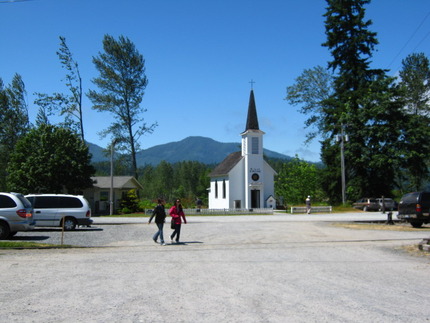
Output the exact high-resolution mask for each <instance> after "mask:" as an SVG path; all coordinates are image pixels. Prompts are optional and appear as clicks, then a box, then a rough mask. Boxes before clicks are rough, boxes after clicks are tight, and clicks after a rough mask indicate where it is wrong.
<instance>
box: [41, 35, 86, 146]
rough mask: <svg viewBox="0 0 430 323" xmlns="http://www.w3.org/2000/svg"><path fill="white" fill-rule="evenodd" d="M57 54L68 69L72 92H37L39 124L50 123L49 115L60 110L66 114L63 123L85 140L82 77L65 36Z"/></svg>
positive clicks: (67, 81) (63, 65)
mask: <svg viewBox="0 0 430 323" xmlns="http://www.w3.org/2000/svg"><path fill="white" fill-rule="evenodd" d="M57 55H58V58H59V59H60V62H61V66H62V67H63V68H64V69H66V71H67V72H66V77H65V80H64V81H65V83H66V86H67V88H68V89H69V91H70V93H71V94H68V95H67V94H64V93H54V94H52V95H48V94H45V93H36V95H37V99H36V100H35V102H34V103H35V104H36V105H38V106H39V113H38V116H37V125H42V124H49V116H50V115H52V114H53V113H54V112H55V111H59V112H60V115H61V116H65V120H64V123H63V125H64V126H65V127H68V128H70V129H73V130H75V131H76V132H77V133H79V134H80V136H81V138H82V141H85V136H84V120H83V114H82V112H83V111H82V110H83V106H82V93H83V92H82V78H81V74H80V72H79V66H78V63H77V62H76V61H75V60H74V58H73V55H72V52H71V51H70V49H69V47H68V46H67V43H66V38H65V37H62V36H60V49H59V51H58V52H57Z"/></svg>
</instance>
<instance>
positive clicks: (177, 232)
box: [170, 224, 181, 242]
mask: <svg viewBox="0 0 430 323" xmlns="http://www.w3.org/2000/svg"><path fill="white" fill-rule="evenodd" d="M180 235H181V224H175V230H174V231H173V233H172V235H171V236H170V239H171V240H173V239H174V238H175V236H176V242H179V236H180Z"/></svg>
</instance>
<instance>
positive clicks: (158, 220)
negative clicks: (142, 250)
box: [148, 199, 166, 246]
mask: <svg viewBox="0 0 430 323" xmlns="http://www.w3.org/2000/svg"><path fill="white" fill-rule="evenodd" d="M165 203H166V202H165V201H164V200H163V199H158V205H157V206H156V207H155V209H154V211H152V215H151V217H150V218H149V221H148V224H150V223H151V221H152V218H153V217H154V216H155V224H157V227H158V231H157V232H156V233H155V234H154V236H153V237H152V240H154V242H155V243H158V237H160V244H161V245H162V246H165V245H166V244H165V243H164V236H163V226H164V222H165V220H166V210H165V209H164V204H165Z"/></svg>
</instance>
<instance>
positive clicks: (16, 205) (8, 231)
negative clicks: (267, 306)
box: [0, 193, 34, 240]
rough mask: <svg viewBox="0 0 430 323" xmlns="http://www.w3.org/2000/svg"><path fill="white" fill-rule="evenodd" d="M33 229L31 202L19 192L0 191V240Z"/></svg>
mask: <svg viewBox="0 0 430 323" xmlns="http://www.w3.org/2000/svg"><path fill="white" fill-rule="evenodd" d="M33 229H34V220H33V208H32V206H31V203H30V202H29V201H28V200H27V199H26V198H25V197H24V196H23V195H22V194H19V193H0V240H3V239H7V238H10V237H12V236H14V235H15V234H16V233H17V232H18V231H29V230H33Z"/></svg>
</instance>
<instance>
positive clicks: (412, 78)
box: [399, 53, 430, 190]
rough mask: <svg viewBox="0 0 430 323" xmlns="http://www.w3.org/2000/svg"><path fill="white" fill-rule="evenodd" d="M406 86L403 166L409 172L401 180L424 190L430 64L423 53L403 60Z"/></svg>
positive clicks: (428, 152) (429, 118)
mask: <svg viewBox="0 0 430 323" xmlns="http://www.w3.org/2000/svg"><path fill="white" fill-rule="evenodd" d="M399 76H400V86H401V87H402V89H403V92H402V93H403V98H404V102H405V109H406V113H405V117H404V118H403V126H404V127H403V128H404V131H403V133H402V140H401V144H402V146H403V147H402V148H403V149H402V151H403V155H402V157H403V158H402V163H401V169H404V170H405V171H406V172H405V174H404V177H403V178H401V180H404V181H407V182H408V183H409V187H408V189H410V190H420V189H423V184H424V183H425V182H426V180H427V179H428V175H429V171H428V166H429V165H428V156H429V155H430V144H429V140H428V138H429V137H430V63H429V59H428V58H427V57H426V56H425V55H424V54H423V53H418V54H416V53H414V54H411V55H409V56H408V57H406V59H404V60H403V61H402V69H401V71H400V73H399Z"/></svg>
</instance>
